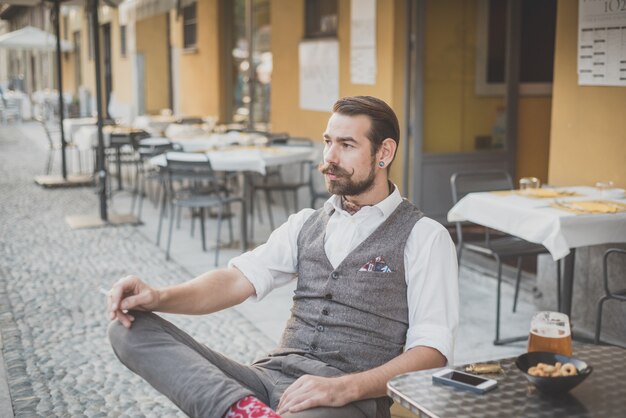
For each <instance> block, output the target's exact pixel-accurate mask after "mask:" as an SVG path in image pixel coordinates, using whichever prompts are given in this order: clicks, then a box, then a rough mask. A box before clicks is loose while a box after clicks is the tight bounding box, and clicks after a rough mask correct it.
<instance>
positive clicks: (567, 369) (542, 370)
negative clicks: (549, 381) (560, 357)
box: [526, 361, 578, 377]
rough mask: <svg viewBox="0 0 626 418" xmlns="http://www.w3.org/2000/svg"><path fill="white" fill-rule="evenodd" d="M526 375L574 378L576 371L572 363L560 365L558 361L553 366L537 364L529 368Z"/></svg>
mask: <svg viewBox="0 0 626 418" xmlns="http://www.w3.org/2000/svg"><path fill="white" fill-rule="evenodd" d="M526 373H528V374H529V375H531V376H542V377H558V376H576V375H577V374H578V369H576V366H574V365H573V364H572V363H565V364H562V363H561V362H560V361H557V362H556V364H555V365H551V364H547V363H539V364H537V365H536V366H532V367H529V368H528V371H527V372H526Z"/></svg>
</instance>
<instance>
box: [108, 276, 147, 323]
mask: <svg viewBox="0 0 626 418" xmlns="http://www.w3.org/2000/svg"><path fill="white" fill-rule="evenodd" d="M158 303H159V292H158V291H157V290H156V289H154V288H153V287H150V286H148V285H147V284H145V283H144V282H142V281H141V279H140V278H139V277H137V276H126V277H124V278H122V279H120V280H118V281H117V282H116V283H115V284H114V285H113V287H112V288H111V290H110V292H109V297H108V301H107V310H108V314H109V319H111V320H115V319H118V320H119V321H120V322H121V323H122V325H124V326H125V327H126V328H130V326H131V325H132V322H133V321H134V320H135V318H134V317H133V316H132V315H130V314H129V313H128V311H129V310H131V309H134V310H139V311H152V310H154V309H155V308H156V307H157V305H158Z"/></svg>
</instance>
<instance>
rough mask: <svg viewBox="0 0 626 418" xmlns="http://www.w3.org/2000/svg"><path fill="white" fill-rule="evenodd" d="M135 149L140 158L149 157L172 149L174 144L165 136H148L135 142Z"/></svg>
mask: <svg viewBox="0 0 626 418" xmlns="http://www.w3.org/2000/svg"><path fill="white" fill-rule="evenodd" d="M137 146H138V148H137V151H138V152H139V155H140V156H141V158H142V159H144V160H145V159H149V158H152V157H156V156H157V155H161V154H163V153H164V152H167V151H174V150H175V146H174V143H173V142H172V141H170V140H169V139H167V138H158V137H150V138H144V139H141V140H139V141H138V142H137Z"/></svg>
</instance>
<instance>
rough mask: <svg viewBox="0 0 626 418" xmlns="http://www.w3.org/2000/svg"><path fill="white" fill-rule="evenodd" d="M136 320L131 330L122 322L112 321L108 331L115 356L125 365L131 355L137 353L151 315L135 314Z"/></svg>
mask: <svg viewBox="0 0 626 418" xmlns="http://www.w3.org/2000/svg"><path fill="white" fill-rule="evenodd" d="M133 316H134V317H135V320H134V321H133V325H132V326H131V327H130V328H126V327H125V326H124V325H122V323H121V322H120V321H117V320H115V321H111V323H110V324H109V328H108V330H107V333H108V337H109V342H110V344H111V347H112V348H113V352H114V353H115V355H116V356H117V357H118V358H119V359H120V360H121V361H122V362H124V363H125V360H126V359H127V358H128V356H129V355H132V354H133V352H135V347H136V344H137V343H138V342H141V340H142V338H141V336H140V335H141V334H142V329H143V328H145V327H146V325H147V324H146V323H147V322H149V321H150V319H149V315H147V314H146V313H144V312H133Z"/></svg>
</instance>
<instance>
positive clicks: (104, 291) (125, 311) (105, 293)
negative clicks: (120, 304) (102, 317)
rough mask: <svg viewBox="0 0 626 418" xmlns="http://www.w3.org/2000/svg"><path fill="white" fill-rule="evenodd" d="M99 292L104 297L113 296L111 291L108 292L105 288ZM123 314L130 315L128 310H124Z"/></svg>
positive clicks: (100, 288) (101, 288)
mask: <svg viewBox="0 0 626 418" xmlns="http://www.w3.org/2000/svg"><path fill="white" fill-rule="evenodd" d="M98 291H99V292H100V293H102V294H103V295H104V296H110V295H111V293H110V291H109V290H106V289H105V288H104V287H99V288H98ZM122 312H123V313H125V314H126V313H128V309H122Z"/></svg>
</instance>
